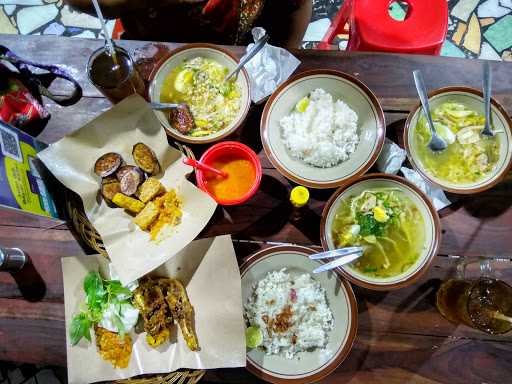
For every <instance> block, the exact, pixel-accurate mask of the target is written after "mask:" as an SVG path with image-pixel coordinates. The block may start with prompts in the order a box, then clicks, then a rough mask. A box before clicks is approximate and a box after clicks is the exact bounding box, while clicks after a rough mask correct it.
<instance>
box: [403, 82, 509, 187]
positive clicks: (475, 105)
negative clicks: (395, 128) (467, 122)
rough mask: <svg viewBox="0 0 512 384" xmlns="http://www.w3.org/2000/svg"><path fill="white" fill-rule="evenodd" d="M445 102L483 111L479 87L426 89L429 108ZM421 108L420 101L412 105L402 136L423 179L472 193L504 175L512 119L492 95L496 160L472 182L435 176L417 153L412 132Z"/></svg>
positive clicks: (416, 143) (410, 159) (432, 108)
mask: <svg viewBox="0 0 512 384" xmlns="http://www.w3.org/2000/svg"><path fill="white" fill-rule="evenodd" d="M447 102H455V103H460V104H463V105H465V106H466V107H467V108H469V109H471V110H473V111H475V112H477V113H478V114H481V115H483V114H484V101H483V95H482V91H480V90H477V89H473V88H469V87H458V86H456V87H446V88H440V89H437V90H435V91H432V92H431V93H429V104H430V110H431V112H432V111H434V110H435V109H436V108H437V107H439V106H440V105H442V104H444V103H447ZM422 111H423V110H422V108H421V105H420V104H418V105H417V106H416V107H415V108H413V109H412V111H411V113H410V114H409V117H408V118H407V121H406V123H405V129H404V137H403V138H404V145H405V149H406V150H407V156H408V158H409V161H410V162H411V164H412V166H413V167H414V169H415V170H416V171H418V173H420V174H421V175H422V176H423V177H424V178H425V179H427V180H428V181H430V182H431V183H432V184H435V185H437V186H439V187H441V188H442V189H444V190H445V191H448V192H453V193H459V194H473V193H478V192H482V191H484V190H486V189H489V188H491V187H493V186H494V185H496V184H497V183H498V182H499V181H500V180H502V179H503V178H504V177H505V176H506V174H507V172H508V171H509V169H510V166H511V164H512V120H511V119H510V117H509V116H508V114H507V112H506V111H505V109H504V108H503V106H501V105H500V104H499V103H498V102H497V101H496V100H495V99H494V98H491V114H492V123H493V130H494V131H495V132H496V134H495V138H494V139H493V140H498V141H499V149H498V153H499V155H498V160H497V162H496V164H495V165H494V167H493V168H492V170H491V171H490V172H488V173H487V174H486V175H484V176H483V177H482V178H480V179H479V180H478V181H474V182H466V183H454V182H451V181H448V180H446V179H444V178H440V177H438V176H436V175H435V174H434V173H433V172H432V171H431V170H429V169H427V167H426V166H425V164H424V163H423V161H422V160H421V159H420V156H419V155H418V145H419V144H418V140H417V139H416V136H415V135H416V127H417V126H418V122H419V119H420V117H421V116H422V115H423V112H422Z"/></svg>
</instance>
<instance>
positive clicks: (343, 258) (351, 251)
mask: <svg viewBox="0 0 512 384" xmlns="http://www.w3.org/2000/svg"><path fill="white" fill-rule="evenodd" d="M363 252H364V249H363V247H346V248H340V249H334V250H332V251H326V252H320V253H315V254H314V255H310V256H309V258H310V259H311V260H321V259H330V258H333V257H336V258H337V259H336V260H333V261H331V262H329V263H326V264H324V265H321V266H320V267H318V268H315V269H314V270H313V273H320V272H325V271H329V270H331V269H334V268H337V267H340V266H342V265H345V264H348V263H351V262H353V261H354V260H357V259H359V258H360V257H361V256H363Z"/></svg>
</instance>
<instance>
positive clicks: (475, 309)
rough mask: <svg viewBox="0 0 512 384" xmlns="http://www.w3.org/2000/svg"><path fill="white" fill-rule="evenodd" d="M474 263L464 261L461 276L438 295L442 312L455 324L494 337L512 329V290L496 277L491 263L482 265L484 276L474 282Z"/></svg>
mask: <svg viewBox="0 0 512 384" xmlns="http://www.w3.org/2000/svg"><path fill="white" fill-rule="evenodd" d="M470 264H474V262H467V261H462V262H461V263H459V265H458V266H457V276H456V277H455V278H453V279H449V280H447V281H445V282H444V283H443V284H442V285H441V287H440V288H439V290H438V291H437V297H436V305H437V309H438V310H439V312H440V313H441V314H442V315H443V316H444V317H445V318H446V319H447V320H449V321H451V322H452V323H455V324H464V325H467V326H469V327H471V328H475V329H479V330H481V331H484V332H487V333H490V334H501V333H506V332H509V331H510V330H511V329H512V287H511V286H510V285H508V284H507V283H505V282H504V281H501V280H498V279H496V278H495V277H494V276H493V272H492V268H491V261H490V260H489V259H486V260H483V261H479V266H480V276H479V278H478V279H470V278H468V276H467V271H466V268H467V266H468V265H470Z"/></svg>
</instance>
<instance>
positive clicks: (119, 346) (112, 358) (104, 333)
mask: <svg viewBox="0 0 512 384" xmlns="http://www.w3.org/2000/svg"><path fill="white" fill-rule="evenodd" d="M94 333H95V334H96V346H97V347H98V351H99V354H100V356H101V357H102V358H103V359H104V360H106V361H108V362H110V363H111V364H112V365H113V366H114V367H115V368H126V367H128V364H129V363H130V357H131V355H132V338H131V337H130V336H129V335H128V334H125V335H124V336H121V335H119V334H118V333H115V332H110V331H109V330H107V329H105V328H101V327H95V328H94Z"/></svg>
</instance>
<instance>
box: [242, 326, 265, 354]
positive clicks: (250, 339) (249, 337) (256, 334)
mask: <svg viewBox="0 0 512 384" xmlns="http://www.w3.org/2000/svg"><path fill="white" fill-rule="evenodd" d="M245 342H246V344H247V347H248V348H251V349H253V348H257V347H259V346H260V345H261V343H263V332H261V329H260V328H259V327H253V326H251V327H248V328H247V329H246V330H245Z"/></svg>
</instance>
